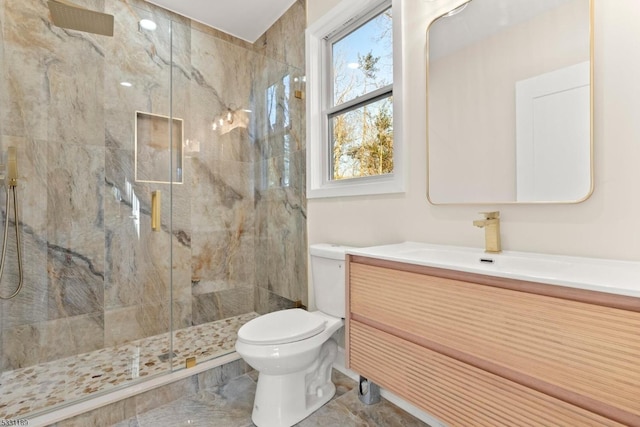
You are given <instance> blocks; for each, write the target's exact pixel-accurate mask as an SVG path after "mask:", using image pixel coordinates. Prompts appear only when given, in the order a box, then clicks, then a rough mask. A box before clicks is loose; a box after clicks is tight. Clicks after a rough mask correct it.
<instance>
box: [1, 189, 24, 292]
mask: <svg viewBox="0 0 640 427" xmlns="http://www.w3.org/2000/svg"><path fill="white" fill-rule="evenodd" d="M6 191H7V203H6V205H5V206H6V207H7V218H6V220H5V222H4V239H3V241H2V258H0V282H1V281H2V274H3V273H4V265H5V262H4V261H5V257H6V255H7V237H8V236H9V201H10V198H9V192H10V191H11V192H12V193H13V217H14V224H15V229H16V246H17V249H18V287H17V288H16V290H15V291H14V292H13V293H12V294H11V295H9V296H8V297H3V296H2V295H0V299H4V300H8V299H11V298H13V297H15V296H16V295H18V293H19V292H20V290H21V289H22V254H21V252H22V251H21V250H20V230H19V229H18V228H19V226H18V224H19V223H20V221H19V216H18V196H17V194H16V192H17V190H16V186H15V185H9V186H7V188H6Z"/></svg>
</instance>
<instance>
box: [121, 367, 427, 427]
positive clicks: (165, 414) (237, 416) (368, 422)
mask: <svg viewBox="0 0 640 427" xmlns="http://www.w3.org/2000/svg"><path fill="white" fill-rule="evenodd" d="M256 379H257V375H256V372H255V371H252V372H249V373H248V374H245V375H241V376H239V377H236V378H234V379H232V380H230V381H229V382H228V383H227V384H226V385H223V386H219V387H213V388H209V389H205V390H201V391H199V392H197V393H194V394H193V395H189V396H185V397H183V398H182V399H179V400H176V401H174V402H171V403H169V404H167V405H164V406H161V407H159V408H157V409H153V410H151V411H148V412H145V413H143V414H138V415H137V416H136V417H135V418H131V419H129V420H125V421H122V422H120V423H118V424H114V425H113V427H158V426H160V427H162V426H197V427H200V426H201V427H209V426H210V427H218V426H219V427H255V425H254V424H253V422H252V421H251V410H252V406H253V398H254V396H255V389H256ZM333 382H334V383H335V384H336V395H335V396H334V397H333V399H332V400H331V401H330V402H329V403H327V404H326V405H325V406H323V407H322V408H320V409H319V410H318V411H316V412H315V413H313V414H312V415H311V416H309V417H308V418H306V419H304V420H302V421H301V422H300V423H298V424H297V426H298V427H325V426H326V427H337V426H340V427H349V426H353V427H361V426H362V427H396V426H397V427H428V425H427V424H425V423H423V422H422V421H420V420H418V419H417V418H415V417H413V416H412V415H410V414H408V413H406V412H404V411H403V410H401V409H400V408H398V407H397V406H395V405H393V404H391V403H390V402H388V401H387V400H385V399H382V400H381V401H380V402H379V403H377V404H375V405H364V404H363V403H361V402H360V400H359V399H358V396H357V389H356V383H355V381H353V380H351V379H350V378H349V377H347V376H345V375H343V374H341V373H340V372H338V371H335V370H334V371H333Z"/></svg>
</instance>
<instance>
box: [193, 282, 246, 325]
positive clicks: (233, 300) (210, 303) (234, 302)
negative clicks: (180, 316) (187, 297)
mask: <svg viewBox="0 0 640 427" xmlns="http://www.w3.org/2000/svg"><path fill="white" fill-rule="evenodd" d="M254 292H255V291H254V287H253V286H247V287H242V288H233V289H227V290H222V291H216V292H211V293H207V294H201V295H195V296H194V297H193V308H192V315H193V324H194V325H200V324H202V323H207V322H212V321H214V320H220V319H226V318H228V317H231V316H237V315H239V314H243V313H248V312H251V311H253V307H254Z"/></svg>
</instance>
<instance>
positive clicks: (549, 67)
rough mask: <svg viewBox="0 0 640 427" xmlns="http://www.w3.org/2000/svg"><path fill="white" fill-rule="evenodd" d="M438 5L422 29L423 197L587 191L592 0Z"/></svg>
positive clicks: (496, 197)
mask: <svg viewBox="0 0 640 427" xmlns="http://www.w3.org/2000/svg"><path fill="white" fill-rule="evenodd" d="M446 4H447V5H449V6H448V7H447V8H446V10H444V13H443V9H442V8H439V9H440V11H439V12H437V13H434V15H433V18H432V19H431V20H430V22H429V23H428V28H427V153H428V155H427V168H428V172H427V176H428V183H427V197H428V200H429V201H430V202H431V203H432V204H496V203H501V204H502V203H505V204H509V203H577V202H581V201H583V200H585V199H587V198H588V197H589V196H590V195H591V193H592V191H593V5H592V2H591V1H590V0H508V1H507V0H471V1H469V2H462V1H457V2H453V1H448V2H446Z"/></svg>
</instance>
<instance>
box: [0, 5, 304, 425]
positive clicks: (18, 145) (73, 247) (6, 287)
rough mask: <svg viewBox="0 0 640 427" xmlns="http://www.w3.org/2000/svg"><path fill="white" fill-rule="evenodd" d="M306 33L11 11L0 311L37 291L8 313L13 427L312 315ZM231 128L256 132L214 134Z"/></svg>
mask: <svg viewBox="0 0 640 427" xmlns="http://www.w3.org/2000/svg"><path fill="white" fill-rule="evenodd" d="M52 3H56V4H55V5H53V7H52ZM60 4H62V6H63V8H78V9H81V10H72V9H66V10H67V12H74V13H80V15H78V16H79V17H80V20H81V21H86V22H85V23H88V22H89V19H88V18H87V17H86V16H87V15H84V14H87V13H89V12H96V13H98V14H100V15H98V19H99V20H102V19H104V20H105V22H106V20H108V19H107V18H108V16H111V17H113V23H112V34H113V35H105V34H108V33H109V31H102V30H100V31H98V30H97V29H96V25H91V28H90V29H88V30H87V29H85V30H83V31H78V27H73V26H71V25H70V24H66V23H61V21H60V20H59V17H58V18H56V17H55V16H54V15H55V13H56V12H54V8H55V7H57V6H60ZM299 4H300V2H297V6H299ZM296 10H297V11H298V12H296V13H299V15H297V16H295V19H291V20H290V21H291V22H304V9H303V8H300V7H298V9H296ZM103 15H108V16H103ZM143 19H146V20H150V21H153V22H154V23H155V24H156V25H155V28H154V26H149V25H144V26H143V25H141V24H140V21H141V20H143ZM105 22H103V23H105ZM107 27H108V25H107ZM73 28H76V29H73ZM284 28H288V29H287V30H284ZM27 29H28V31H27ZM80 29H81V28H80ZM107 30H109V28H107ZM87 31H89V32H87ZM303 31H304V28H303V26H302V25H300V26H298V27H296V26H294V25H286V26H285V25H280V26H279V27H278V28H277V31H275V32H274V33H273V35H271V36H269V37H268V38H267V37H265V38H264V39H261V40H259V41H258V42H257V43H256V44H255V45H251V44H249V43H247V42H245V41H241V40H238V39H234V38H233V37H231V36H229V35H227V34H223V33H221V32H219V31H217V30H214V29H211V28H208V27H206V26H204V25H201V24H199V23H196V22H195V21H191V20H189V19H187V18H184V17H181V16H178V15H176V14H173V13H171V12H169V11H167V10H164V9H161V8H159V7H157V6H154V5H152V4H150V3H147V2H145V1H142V0H74V1H73V4H68V3H66V2H62V0H60V1H50V2H48V1H47V0H0V152H7V150H8V149H9V147H15V151H16V156H17V158H18V159H19V170H18V171H17V182H18V187H17V190H18V192H17V193H15V191H14V190H15V188H14V189H13V190H12V189H9V191H13V194H14V195H15V194H17V195H18V196H19V197H18V201H19V204H20V212H19V213H20V215H19V216H17V215H16V216H15V220H14V219H13V218H14V216H13V215H10V213H11V211H12V209H13V206H10V204H9V203H6V202H5V204H4V206H2V201H0V211H3V212H5V215H4V217H5V218H4V219H5V224H9V226H10V227H13V226H14V224H15V226H16V229H17V230H18V239H19V240H20V246H21V248H20V249H19V250H17V251H16V250H14V249H15V248H16V245H17V240H18V239H16V238H15V236H14V235H13V234H14V233H8V234H7V233H6V232H5V239H4V242H6V244H7V251H6V260H3V263H2V266H3V268H4V271H3V276H2V280H1V281H0V295H1V296H3V297H6V296H10V295H11V294H13V293H14V292H15V291H16V286H17V285H18V283H19V279H20V276H22V277H23V282H22V283H23V284H22V289H20V290H19V292H18V293H17V294H16V295H15V297H14V298H12V299H10V300H4V299H3V300H0V390H2V392H0V419H7V418H25V417H26V418H29V417H31V416H32V415H33V414H42V413H46V411H49V410H51V409H52V408H56V407H60V406H61V405H67V404H70V403H73V402H77V401H79V400H82V399H87V398H91V397H93V396H95V395H96V394H97V393H105V392H108V391H111V390H115V389H123V388H126V387H128V386H129V385H131V384H134V383H137V382H141V381H145V380H147V379H149V378H151V377H153V378H158V377H162V376H166V375H167V374H169V373H172V372H174V371H176V370H184V369H186V368H185V366H186V365H187V359H189V361H190V363H192V362H191V361H192V358H193V357H195V359H196V363H197V364H201V363H202V362H203V361H205V360H207V359H211V358H215V357H217V356H220V355H222V354H227V353H229V352H233V345H234V344H235V334H236V331H237V329H238V328H239V327H240V326H241V325H242V324H243V323H244V322H246V321H247V320H249V319H251V318H252V317H254V316H255V315H256V313H266V312H269V311H273V310H276V309H280V308H285V307H290V306H292V305H293V304H294V301H297V300H302V301H303V302H306V288H307V285H306V280H307V273H306V255H305V254H306V250H305V248H306V236H305V229H306V219H305V217H306V213H305V212H306V210H305V202H304V173H305V171H304V165H305V160H304V159H305V150H304V139H303V135H304V133H305V132H304V120H303V118H304V102H303V101H300V100H298V99H296V98H294V97H293V96H291V97H290V96H289V95H290V94H293V92H294V90H300V89H301V88H299V87H294V86H293V85H294V84H298V83H294V82H299V81H302V80H303V79H302V68H303V65H304V64H303V60H304V59H303V58H304V55H303V50H302V49H303V41H304V37H303V36H302V34H303ZM267 39H268V41H269V42H268V43H267V42H266V40H267ZM292 40H293V41H292ZM285 47H286V48H285ZM228 111H242V112H243V114H244V115H245V116H246V120H237V123H238V126H237V127H234V128H232V129H231V128H230V129H227V130H226V131H225V132H220V131H219V130H214V129H212V121H213V120H214V119H215V118H216V117H220V115H221V114H224V113H225V112H228ZM234 124H235V122H234ZM136 135H137V137H136ZM5 163H6V162H5ZM5 174H6V173H5ZM154 193H155V194H160V193H161V194H162V197H161V198H157V200H158V203H157V204H158V205H160V206H158V209H157V211H158V212H161V213H162V215H161V216H159V217H158V218H157V219H158V220H159V224H158V226H157V227H156V229H157V231H153V230H152V226H151V225H152V224H151V213H152V209H151V208H152V194H154ZM5 224H3V225H5ZM18 257H20V258H21V259H18ZM20 265H21V266H22V267H21V268H20ZM20 270H22V271H21V272H20ZM8 391H10V393H9V392H8Z"/></svg>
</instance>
